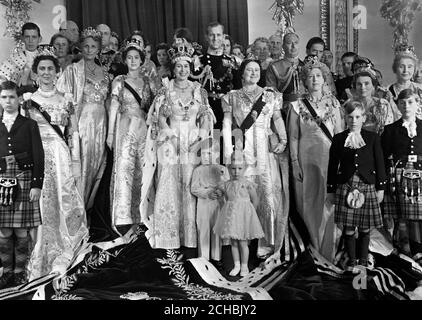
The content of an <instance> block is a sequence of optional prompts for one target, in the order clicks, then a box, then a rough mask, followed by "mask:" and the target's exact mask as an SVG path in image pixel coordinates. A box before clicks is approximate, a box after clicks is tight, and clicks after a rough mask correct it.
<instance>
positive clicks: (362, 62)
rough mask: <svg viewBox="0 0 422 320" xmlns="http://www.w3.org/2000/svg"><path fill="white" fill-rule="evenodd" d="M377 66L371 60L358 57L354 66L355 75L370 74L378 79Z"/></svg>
mask: <svg viewBox="0 0 422 320" xmlns="http://www.w3.org/2000/svg"><path fill="white" fill-rule="evenodd" d="M374 68H375V66H374V64H373V63H372V61H371V60H369V59H368V58H365V57H360V56H357V57H356V58H355V61H354V62H353V64H352V70H353V73H354V74H358V73H362V72H368V73H369V74H370V75H371V76H373V77H376V75H377V74H376V72H375V69H374Z"/></svg>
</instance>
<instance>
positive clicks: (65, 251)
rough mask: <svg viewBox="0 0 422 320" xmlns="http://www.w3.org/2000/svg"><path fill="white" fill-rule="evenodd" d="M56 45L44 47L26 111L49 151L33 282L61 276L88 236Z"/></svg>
mask: <svg viewBox="0 0 422 320" xmlns="http://www.w3.org/2000/svg"><path fill="white" fill-rule="evenodd" d="M53 52H54V47H49V48H42V50H41V49H40V51H39V54H38V55H37V56H36V57H35V59H34V63H33V65H32V71H33V72H34V74H36V76H37V78H38V83H39V86H40V87H39V88H38V90H37V91H36V92H35V93H34V94H25V95H24V98H25V99H26V101H25V102H24V105H23V109H24V110H25V112H26V115H27V116H28V117H30V118H31V119H33V120H35V121H36V122H37V123H38V127H39V129H40V134H41V140H42V144H43V147H44V153H45V179H44V185H43V189H42V197H41V199H40V211H41V216H42V221H43V223H42V225H41V226H40V227H39V229H38V235H37V242H36V245H35V248H34V250H33V252H32V256H31V259H30V262H29V267H28V271H29V279H30V280H32V279H36V278H38V277H41V276H44V275H46V274H48V273H50V272H59V273H61V274H63V273H64V272H65V271H66V268H67V267H68V266H69V264H70V262H71V260H72V258H73V255H74V252H75V250H76V249H77V248H78V245H79V244H80V243H81V241H83V240H84V239H85V240H86V239H87V238H88V228H87V220H86V214H85V208H84V201H83V197H82V196H81V194H80V193H79V191H78V189H77V187H76V181H75V178H74V176H73V172H72V165H71V163H72V159H71V155H70V151H69V147H68V145H67V137H66V135H65V132H66V133H67V132H69V129H70V127H71V126H70V124H71V119H72V117H73V115H72V112H73V108H72V105H71V104H70V103H69V101H68V99H67V98H65V97H63V96H62V95H61V94H60V93H59V92H58V91H57V89H56V87H55V81H56V76H57V73H58V72H59V69H60V66H59V61H58V59H57V58H56V56H55V55H54V53H53Z"/></svg>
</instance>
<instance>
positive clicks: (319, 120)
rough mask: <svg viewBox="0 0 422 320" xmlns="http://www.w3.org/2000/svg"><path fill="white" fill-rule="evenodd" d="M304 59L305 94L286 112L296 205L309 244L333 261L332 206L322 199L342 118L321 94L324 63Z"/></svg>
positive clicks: (329, 98)
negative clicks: (308, 237)
mask: <svg viewBox="0 0 422 320" xmlns="http://www.w3.org/2000/svg"><path fill="white" fill-rule="evenodd" d="M304 62H305V65H304V67H303V68H302V72H301V78H302V81H303V83H304V85H305V88H306V90H307V94H305V95H304V96H303V98H301V99H299V100H298V101H297V102H292V105H291V107H290V108H289V109H290V111H289V114H288V133H289V145H290V157H291V161H292V172H293V177H294V181H295V184H294V190H295V196H296V204H297V210H298V212H299V214H300V215H301V217H302V219H303V220H304V222H305V224H306V227H307V229H308V231H309V235H310V240H311V243H312V245H313V246H314V247H315V249H316V250H318V251H319V252H320V253H321V254H322V255H323V256H324V257H325V258H326V259H328V260H330V261H333V259H334V255H335V249H336V241H337V240H338V239H337V238H336V234H337V230H336V228H335V224H334V206H333V205H332V204H329V203H328V202H327V201H326V198H327V193H326V185H327V169H328V160H329V150H330V147H331V142H332V139H333V136H334V135H335V134H337V133H340V132H342V131H343V129H344V119H343V117H342V112H341V106H340V103H339V102H338V100H337V99H336V98H335V97H334V96H333V95H331V93H327V94H324V90H323V89H324V84H325V76H326V73H325V72H324V70H325V69H326V68H327V67H326V65H325V64H323V63H322V62H320V61H319V60H318V57H316V56H307V57H306V58H305V61H304Z"/></svg>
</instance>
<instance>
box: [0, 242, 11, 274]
mask: <svg viewBox="0 0 422 320" xmlns="http://www.w3.org/2000/svg"><path fill="white" fill-rule="evenodd" d="M0 259H1V261H2V264H3V274H5V273H6V272H10V271H12V270H13V238H12V237H9V238H1V237H0Z"/></svg>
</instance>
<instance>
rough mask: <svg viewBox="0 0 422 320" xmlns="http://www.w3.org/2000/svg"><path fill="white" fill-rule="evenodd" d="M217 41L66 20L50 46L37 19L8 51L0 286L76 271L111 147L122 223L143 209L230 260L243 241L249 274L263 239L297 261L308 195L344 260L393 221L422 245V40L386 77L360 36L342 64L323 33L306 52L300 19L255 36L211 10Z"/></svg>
mask: <svg viewBox="0 0 422 320" xmlns="http://www.w3.org/2000/svg"><path fill="white" fill-rule="evenodd" d="M206 40H207V43H208V47H207V48H206V49H205V50H202V48H201V47H200V46H199V45H198V44H197V43H195V42H194V41H193V39H192V34H191V32H190V31H189V30H188V29H186V28H180V29H177V30H176V31H175V33H174V38H173V40H172V43H171V44H165V43H161V44H159V45H157V46H156V50H155V51H153V50H152V49H153V46H152V44H150V43H148V42H147V41H146V39H145V38H144V36H143V34H142V32H140V31H134V32H133V33H132V34H131V35H129V37H127V38H126V39H125V40H124V41H120V39H119V36H118V35H117V34H116V33H113V32H112V31H111V30H110V28H109V27H108V26H107V25H105V24H101V25H98V26H97V27H96V28H92V27H89V28H86V29H85V30H83V32H81V33H80V32H79V28H78V26H77V25H76V24H75V23H74V22H72V21H67V22H66V23H64V24H63V25H62V26H61V29H60V32H59V33H58V34H56V35H54V36H53V37H52V39H51V43H50V45H40V43H41V31H40V29H39V27H38V26H37V25H36V24H34V23H27V24H25V25H24V26H23V27H22V43H23V45H22V46H21V47H19V48H17V49H16V50H14V52H13V53H12V54H11V56H10V58H9V59H7V60H6V61H5V62H3V63H2V64H1V65H0V79H1V80H2V82H1V85H0V105H1V121H0V131H1V134H0V259H1V262H2V268H3V272H2V274H1V278H0V289H1V288H5V287H7V286H11V285H17V284H20V283H23V282H25V281H28V280H33V279H36V278H38V277H40V276H43V275H45V274H48V273H52V272H56V273H57V274H58V275H60V274H63V273H64V272H65V270H66V268H67V267H68V266H69V263H70V262H71V261H72V258H73V256H74V254H75V250H76V249H77V248H78V247H79V246H80V244H81V243H82V242H83V241H87V240H88V237H89V229H90V220H91V219H90V217H89V215H87V212H88V210H90V209H91V208H92V207H93V205H94V200H95V197H96V195H97V191H98V188H99V184H100V181H101V178H102V177H103V175H104V172H105V167H106V163H107V162H109V163H112V173H111V178H110V186H109V190H108V192H109V197H110V215H111V224H112V228H113V229H114V230H115V232H116V233H117V234H119V235H120V236H122V237H123V238H124V237H125V236H126V235H128V234H130V233H131V231H133V230H134V229H135V228H136V227H137V226H139V225H144V226H145V227H146V229H147V231H146V233H145V234H146V237H147V239H148V240H149V243H150V245H151V247H152V248H153V249H179V248H197V249H198V256H199V257H203V258H205V259H207V260H211V261H212V262H213V263H214V264H215V265H216V266H217V267H221V260H222V246H223V245H224V244H226V245H231V248H232V250H231V251H232V257H233V263H234V267H233V269H232V270H231V271H230V276H237V275H240V276H246V275H247V274H248V273H249V267H248V262H249V260H250V254H249V250H250V241H251V240H254V239H258V242H257V249H256V252H253V254H254V255H257V256H258V257H260V258H261V259H263V260H264V261H265V259H266V260H267V261H269V260H275V261H277V262H278V263H279V262H280V261H279V260H280V251H281V248H282V247H283V246H285V245H286V244H287V243H288V242H289V232H288V229H289V224H290V223H291V222H290V219H289V215H290V214H292V211H293V210H294V211H295V212H297V213H298V214H299V216H300V217H301V218H302V220H303V222H304V224H305V225H306V228H307V232H308V234H309V238H310V244H311V245H312V246H313V247H314V248H315V249H316V250H317V251H318V252H319V253H320V254H321V255H322V256H324V257H325V258H326V259H328V260H329V261H334V260H335V258H336V252H337V250H338V246H339V243H340V241H339V239H340V236H342V238H343V239H344V244H345V249H346V252H347V265H346V267H347V268H354V267H355V266H356V265H357V264H360V265H362V266H365V267H366V266H368V246H369V242H370V238H371V231H372V230H380V229H384V230H385V231H386V234H389V235H390V236H391V239H392V241H394V244H395V245H396V247H397V250H398V251H399V252H403V253H405V254H407V255H408V256H410V257H412V258H413V259H415V260H416V261H419V262H421V261H422V235H421V227H422V224H421V220H422V192H421V189H422V140H421V139H422V132H420V131H421V130H422V123H421V120H420V119H421V118H420V117H421V116H422V112H421V111H422V109H421V98H422V85H421V84H420V80H421V77H420V76H419V65H418V58H417V56H416V54H415V52H414V50H413V48H412V47H411V46H409V45H407V44H403V45H401V46H399V47H398V48H397V50H396V52H395V57H394V61H393V71H394V73H395V74H396V76H397V81H396V83H394V84H392V85H391V86H390V87H389V88H384V87H382V85H381V80H382V78H381V76H380V72H378V71H377V70H376V69H375V65H374V64H373V63H372V62H371V61H370V60H369V59H368V58H365V57H360V56H358V55H357V54H356V53H353V52H347V53H345V54H344V55H343V56H342V58H341V61H342V65H343V72H344V76H343V77H338V76H337V75H336V74H335V73H334V72H332V70H331V68H332V62H333V61H332V60H333V57H332V53H331V52H330V51H329V50H328V49H327V48H326V45H325V43H324V41H323V40H322V39H321V38H319V37H314V38H312V39H310V40H309V41H308V43H307V45H306V53H307V56H306V57H305V58H304V59H303V60H301V59H299V46H300V37H299V35H297V34H296V33H294V32H288V33H287V34H285V35H279V34H275V35H273V36H271V37H270V38H268V39H267V38H265V37H260V38H258V39H256V40H255V41H254V42H253V44H252V45H251V46H250V47H249V48H248V50H247V51H248V52H244V51H243V48H242V46H241V45H238V44H235V43H234V42H233V40H232V38H231V37H230V36H229V35H226V34H225V33H224V26H223V25H222V24H220V23H218V22H212V23H210V24H209V25H208V27H207V32H206ZM154 61H155V62H154ZM110 151H112V152H110ZM392 226H394V227H392ZM339 230H340V232H339ZM394 230H399V231H400V232H398V233H395V232H394ZM403 230H404V231H403ZM356 239H357V240H356Z"/></svg>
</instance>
